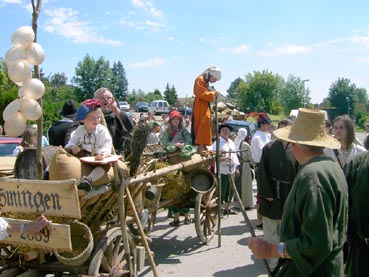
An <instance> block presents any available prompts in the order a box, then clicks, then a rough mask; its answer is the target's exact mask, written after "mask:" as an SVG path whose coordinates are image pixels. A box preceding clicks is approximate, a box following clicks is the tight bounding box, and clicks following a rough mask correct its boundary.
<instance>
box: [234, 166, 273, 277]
mask: <svg viewBox="0 0 369 277" xmlns="http://www.w3.org/2000/svg"><path fill="white" fill-rule="evenodd" d="M228 180H229V184H230V186H231V188H232V190H233V193H234V196H235V197H236V200H237V202H238V204H239V205H240V208H241V212H242V215H243V218H244V219H245V222H246V225H247V227H248V228H249V230H250V233H251V236H252V237H256V234H255V231H254V228H253V227H252V224H251V221H250V219H249V217H248V216H247V213H246V211H245V207H244V206H243V204H242V201H241V197H240V195H239V194H238V191H237V188H236V185H235V183H234V180H233V176H232V173H231V170H230V171H229V172H228ZM262 263H263V266H264V268H265V270H266V272H267V274H268V276H273V275H272V272H271V270H270V268H269V265H268V262H267V260H262Z"/></svg>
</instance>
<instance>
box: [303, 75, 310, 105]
mask: <svg viewBox="0 0 369 277" xmlns="http://www.w3.org/2000/svg"><path fill="white" fill-rule="evenodd" d="M309 81H310V80H309V79H305V80H302V82H303V83H304V94H303V99H302V101H303V104H304V105H303V106H304V108H305V107H306V102H305V83H306V82H309Z"/></svg>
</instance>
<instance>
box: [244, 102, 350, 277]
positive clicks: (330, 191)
mask: <svg viewBox="0 0 369 277" xmlns="http://www.w3.org/2000/svg"><path fill="white" fill-rule="evenodd" d="M274 135H275V136H276V137H277V138H278V139H281V140H284V141H287V142H290V143H291V146H292V152H293V155H294V156H295V158H296V160H297V161H298V162H299V164H300V169H299V171H298V173H297V175H296V177H295V180H294V182H293V185H292V188H291V191H290V193H289V195H288V197H287V200H286V203H285V206H284V211H283V215H282V222H281V236H280V243H271V242H268V241H266V240H264V239H261V238H256V237H255V238H250V239H249V240H248V246H249V248H250V249H251V250H252V252H253V253H254V255H255V256H256V257H257V258H261V259H266V258H282V260H280V267H279V266H277V270H278V275H277V276H343V251H342V248H343V244H344V242H345V237H346V236H345V233H346V226H347V206H348V203H347V202H348V201H347V200H348V199H347V183H346V179H345V176H344V175H343V171H342V169H341V168H340V166H339V165H338V163H337V162H335V161H334V160H333V159H332V158H330V157H327V156H325V155H324V152H323V150H324V148H325V147H328V148H332V149H338V148H340V143H339V142H338V141H337V140H336V139H334V138H333V137H331V136H329V135H328V134H327V133H326V132H325V122H324V113H323V112H322V111H320V110H309V109H303V108H301V109H300V110H299V113H298V116H297V118H296V121H295V123H294V124H293V125H292V127H290V126H288V127H285V128H281V129H277V130H276V131H274Z"/></svg>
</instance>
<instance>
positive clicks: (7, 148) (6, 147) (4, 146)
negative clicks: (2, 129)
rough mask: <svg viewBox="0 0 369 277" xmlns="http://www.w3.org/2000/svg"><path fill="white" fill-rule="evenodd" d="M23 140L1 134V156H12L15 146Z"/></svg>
mask: <svg viewBox="0 0 369 277" xmlns="http://www.w3.org/2000/svg"><path fill="white" fill-rule="evenodd" d="M21 141H22V138H12V137H8V136H0V156H12V155H13V151H14V149H15V147H17V146H18V145H19V144H20V143H21Z"/></svg>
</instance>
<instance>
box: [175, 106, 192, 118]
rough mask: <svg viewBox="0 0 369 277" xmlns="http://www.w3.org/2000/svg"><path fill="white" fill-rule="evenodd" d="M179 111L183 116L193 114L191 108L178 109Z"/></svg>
mask: <svg viewBox="0 0 369 277" xmlns="http://www.w3.org/2000/svg"><path fill="white" fill-rule="evenodd" d="M177 111H179V112H180V113H181V114H182V115H183V116H185V115H191V114H192V109H191V107H189V106H183V107H178V108H177Z"/></svg>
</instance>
